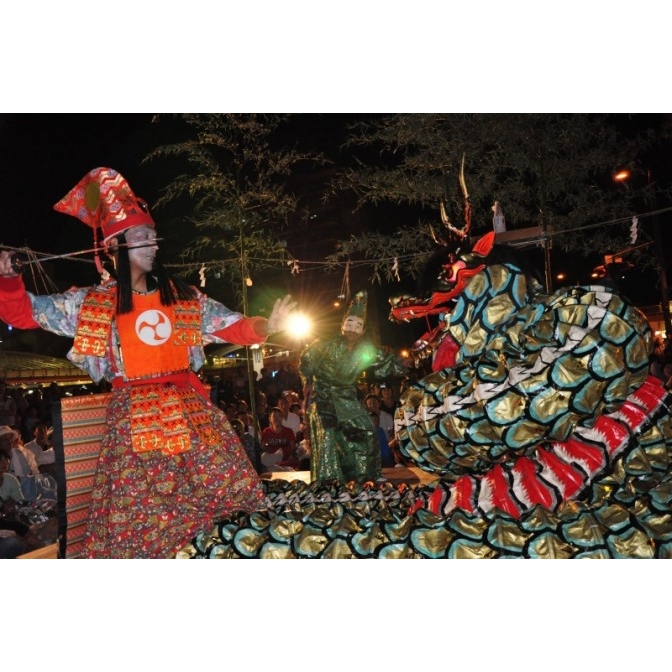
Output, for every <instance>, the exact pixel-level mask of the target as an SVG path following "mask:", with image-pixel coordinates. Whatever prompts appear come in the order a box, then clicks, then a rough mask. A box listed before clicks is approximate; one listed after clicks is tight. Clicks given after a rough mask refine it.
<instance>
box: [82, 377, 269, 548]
mask: <svg viewBox="0 0 672 672" xmlns="http://www.w3.org/2000/svg"><path fill="white" fill-rule="evenodd" d="M176 389H177V388H176ZM179 394H180V397H181V398H182V399H183V401H184V413H185V417H186V418H187V420H188V422H189V426H190V433H191V448H190V449H189V450H187V451H185V452H181V453H178V454H174V455H167V454H164V453H163V452H161V450H152V451H149V452H136V451H135V450H134V449H133V448H132V447H131V420H130V415H131V391H130V389H128V388H126V389H118V390H115V391H114V392H113V396H112V401H111V403H110V406H109V408H108V411H107V423H108V433H107V434H106V435H105V437H104V438H103V441H102V444H101V450H100V456H99V459H98V465H97V468H96V475H95V480H94V486H93V493H92V501H91V507H90V510H89V518H88V522H87V534H86V537H87V539H86V554H85V555H86V556H87V557H90V558H168V557H175V554H176V552H177V551H178V550H179V549H180V548H181V547H182V546H184V544H185V543H187V542H188V541H189V540H190V538H191V537H192V536H194V535H195V534H196V533H197V532H200V531H202V530H203V529H204V528H207V527H208V526H209V525H211V524H213V522H214V521H215V519H217V518H221V517H223V516H226V515H230V514H232V513H233V512H235V511H245V512H251V511H254V510H257V509H259V508H261V507H262V506H263V500H264V492H263V489H262V487H261V481H260V480H259V477H258V475H257V473H256V471H255V469H254V467H253V466H252V464H251V463H250V461H249V459H248V457H247V455H246V454H245V451H244V449H243V447H242V445H241V444H240V441H239V439H238V437H237V436H236V435H235V433H234V432H233V430H232V429H231V426H230V425H229V422H228V420H227V419H226V416H225V415H224V413H223V412H222V411H220V410H219V409H218V408H216V407H215V406H213V405H212V403H210V402H209V401H206V400H204V399H203V398H202V397H200V396H199V395H198V394H197V393H196V392H195V391H194V390H193V389H191V388H179ZM204 414H205V416H207V419H208V420H209V422H210V424H211V425H212V428H213V429H214V430H215V434H216V436H217V440H216V441H214V442H211V443H204V442H203V441H202V438H201V437H202V433H200V434H199V432H198V431H197V427H196V425H195V423H194V422H193V419H194V418H195V417H197V418H198V422H199V423H202V422H203V417H204Z"/></svg>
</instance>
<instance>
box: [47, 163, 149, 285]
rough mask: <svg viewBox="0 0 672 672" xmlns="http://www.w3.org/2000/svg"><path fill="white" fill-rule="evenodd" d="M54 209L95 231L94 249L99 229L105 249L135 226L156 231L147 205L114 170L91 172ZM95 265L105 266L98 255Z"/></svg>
mask: <svg viewBox="0 0 672 672" xmlns="http://www.w3.org/2000/svg"><path fill="white" fill-rule="evenodd" d="M54 210H57V211H58V212H63V213H65V214H66V215H72V216H73V217H77V219H79V220H81V221H82V222H84V224H86V225H87V226H90V227H91V228H92V229H93V239H94V246H95V247H98V244H99V241H98V236H97V235H96V234H97V231H98V230H100V232H101V237H102V243H103V249H106V248H107V243H108V242H109V241H110V239H112V238H114V236H117V235H119V234H120V233H123V232H124V231H127V230H128V229H132V228H133V227H135V226H142V225H147V226H151V227H152V228H156V224H155V223H154V220H153V219H152V216H151V215H150V214H149V209H148V208H147V203H145V201H143V200H142V199H140V198H138V197H137V196H136V195H135V194H134V193H133V191H132V190H131V187H130V186H129V184H128V182H127V181H126V179H125V178H124V177H123V175H121V173H119V172H117V171H116V170H114V169H113V168H94V169H93V170H91V171H89V172H88V173H87V174H86V175H85V176H84V177H83V178H82V179H81V180H80V181H79V182H78V183H77V184H76V185H75V186H74V187H73V188H72V189H71V190H70V191H69V192H68V193H67V194H66V195H65V196H64V197H63V198H62V199H61V200H60V201H59V202H58V203H56V204H55V205H54ZM96 266H97V267H98V270H99V271H100V272H102V265H101V264H100V259H99V257H98V253H96Z"/></svg>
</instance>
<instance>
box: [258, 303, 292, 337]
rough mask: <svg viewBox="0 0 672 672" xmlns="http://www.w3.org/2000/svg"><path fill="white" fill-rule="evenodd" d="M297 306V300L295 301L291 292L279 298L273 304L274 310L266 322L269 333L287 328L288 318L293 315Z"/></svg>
mask: <svg viewBox="0 0 672 672" xmlns="http://www.w3.org/2000/svg"><path fill="white" fill-rule="evenodd" d="M296 306H297V303H296V301H293V300H292V297H291V296H290V295H289V294H287V295H286V296H285V297H284V298H282V299H278V300H277V301H276V302H275V304H274V305H273V310H272V311H271V314H270V315H269V317H268V322H267V323H266V330H267V331H268V333H269V334H274V333H276V332H277V331H282V330H283V329H285V326H286V322H287V318H288V317H289V316H290V315H291V313H292V311H293V310H294V309H295V308H296Z"/></svg>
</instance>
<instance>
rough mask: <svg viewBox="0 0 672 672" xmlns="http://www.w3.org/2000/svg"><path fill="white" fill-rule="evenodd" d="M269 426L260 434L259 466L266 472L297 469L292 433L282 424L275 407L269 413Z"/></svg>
mask: <svg viewBox="0 0 672 672" xmlns="http://www.w3.org/2000/svg"><path fill="white" fill-rule="evenodd" d="M269 423H270V424H269V426H268V427H266V429H265V430H264V431H263V432H262V433H261V448H262V453H261V464H262V467H263V468H264V469H266V470H267V471H273V470H274V469H278V468H280V469H289V470H293V469H297V468H298V466H299V461H298V460H297V458H296V455H295V454H294V449H295V445H296V441H295V436H294V432H293V431H292V430H291V429H290V428H289V427H285V426H284V425H283V424H282V411H281V410H280V409H279V408H278V407H277V406H276V407H275V408H272V409H271V410H270V413H269Z"/></svg>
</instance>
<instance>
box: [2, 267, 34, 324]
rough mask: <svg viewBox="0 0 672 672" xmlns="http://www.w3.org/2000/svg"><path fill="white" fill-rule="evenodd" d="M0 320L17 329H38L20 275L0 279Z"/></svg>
mask: <svg viewBox="0 0 672 672" xmlns="http://www.w3.org/2000/svg"><path fill="white" fill-rule="evenodd" d="M0 320H2V321H3V322H5V323H6V324H9V325H11V326H12V327H16V328H17V329H39V328H40V325H39V324H38V323H37V322H35V320H34V319H33V307H32V305H31V303H30V298H29V296H28V294H27V293H26V286H25V285H24V284H23V278H22V277H21V276H20V275H17V276H16V277H12V278H0Z"/></svg>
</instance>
